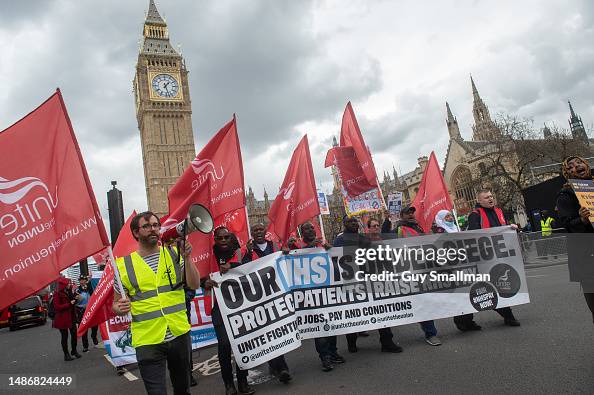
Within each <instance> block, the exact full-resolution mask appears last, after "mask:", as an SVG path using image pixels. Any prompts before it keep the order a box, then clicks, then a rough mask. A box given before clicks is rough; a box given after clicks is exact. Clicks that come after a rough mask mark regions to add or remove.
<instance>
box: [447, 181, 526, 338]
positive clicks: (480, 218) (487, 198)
mask: <svg viewBox="0 0 594 395" xmlns="http://www.w3.org/2000/svg"><path fill="white" fill-rule="evenodd" d="M476 199H477V204H476V206H475V209H474V211H473V212H472V213H470V215H469V216H468V228H467V230H476V229H488V228H494V227H497V226H505V225H506V224H507V223H506V221H505V217H504V216H503V211H502V210H501V209H500V208H499V207H495V198H494V197H493V193H492V192H491V191H490V190H488V189H481V190H480V191H479V192H478V193H477V195H476ZM511 227H512V228H513V229H517V226H516V225H511ZM495 311H496V312H497V313H499V315H500V316H502V317H503V320H504V323H505V325H507V326H520V322H519V321H518V320H516V318H515V317H514V314H513V312H512V309H511V307H503V308H499V309H495ZM454 323H455V324H456V327H457V328H458V329H459V330H460V331H462V332H466V331H478V330H481V326H480V325H478V324H477V323H476V322H474V320H473V314H472V313H470V314H464V315H459V316H456V317H454Z"/></svg>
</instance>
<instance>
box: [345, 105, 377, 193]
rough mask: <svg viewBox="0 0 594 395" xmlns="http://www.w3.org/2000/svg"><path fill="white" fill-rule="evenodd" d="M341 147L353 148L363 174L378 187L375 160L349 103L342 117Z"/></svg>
mask: <svg viewBox="0 0 594 395" xmlns="http://www.w3.org/2000/svg"><path fill="white" fill-rule="evenodd" d="M340 146H341V147H353V149H354V150H355V156H356V157H357V159H358V160H359V164H360V165H361V168H362V170H363V174H365V179H366V180H367V182H368V183H369V184H370V185H373V186H375V185H377V174H376V173H375V166H374V165H373V160H372V159H371V154H370V152H369V149H368V148H367V145H365V141H364V140H363V135H361V130H360V129H359V124H358V123H357V118H355V112H354V111H353V106H351V102H348V103H347V105H346V108H345V110H344V114H343V116H342V127H341V129H340Z"/></svg>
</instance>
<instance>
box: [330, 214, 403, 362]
mask: <svg viewBox="0 0 594 395" xmlns="http://www.w3.org/2000/svg"><path fill="white" fill-rule="evenodd" d="M372 221H375V222H376V223H377V220H370V221H369V222H368V226H369V225H370V224H371V223H372ZM342 224H343V232H342V233H340V234H338V236H336V238H335V239H334V242H333V246H334V247H347V246H351V247H352V246H357V247H359V248H367V247H369V246H370V245H369V241H370V240H371V239H370V238H369V237H367V236H365V235H363V234H360V233H359V221H358V220H357V218H355V217H349V216H348V215H345V216H344V217H343V219H342ZM373 238H374V239H375V238H377V236H374V237H373ZM378 332H379V340H380V345H381V351H382V352H391V353H400V352H402V347H400V346H399V345H398V344H396V343H394V340H393V338H394V335H393V333H392V329H391V328H389V327H388V328H380V329H378ZM366 336H369V334H367V332H359V333H347V335H346V339H347V345H348V350H349V352H350V353H355V352H358V351H359V349H358V347H357V338H358V337H366Z"/></svg>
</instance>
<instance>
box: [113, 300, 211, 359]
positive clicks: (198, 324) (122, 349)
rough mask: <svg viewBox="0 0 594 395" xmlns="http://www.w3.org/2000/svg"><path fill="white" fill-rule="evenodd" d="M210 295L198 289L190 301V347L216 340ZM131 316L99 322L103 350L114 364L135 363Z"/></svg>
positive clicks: (193, 347)
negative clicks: (211, 316) (211, 315)
mask: <svg viewBox="0 0 594 395" xmlns="http://www.w3.org/2000/svg"><path fill="white" fill-rule="evenodd" d="M211 305H212V301H211V296H210V295H204V293H203V291H202V290H201V289H200V290H198V292H197V293H196V297H195V298H194V299H193V300H192V302H191V312H192V315H191V325H192V327H191V329H190V338H191V339H192V349H193V350H195V349H197V348H202V347H206V346H208V345H211V344H215V343H216V342H217V336H216V334H215V331H214V327H213V325H212V320H211V318H210V311H211ZM131 320H132V319H131V317H130V316H129V315H128V316H123V317H118V316H116V317H112V318H110V319H109V320H108V321H105V322H103V323H102V324H101V338H102V339H103V344H104V345H105V350H106V351H107V354H108V355H109V358H110V361H111V363H112V364H113V365H114V366H122V365H127V364H130V363H136V351H135V349H134V348H133V347H132V333H131V331H130V322H131Z"/></svg>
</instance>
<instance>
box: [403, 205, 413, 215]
mask: <svg viewBox="0 0 594 395" xmlns="http://www.w3.org/2000/svg"><path fill="white" fill-rule="evenodd" d="M415 211H417V209H416V208H415V206H411V205H406V206H404V207H402V210H400V212H401V213H404V214H408V213H414V212H415Z"/></svg>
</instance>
